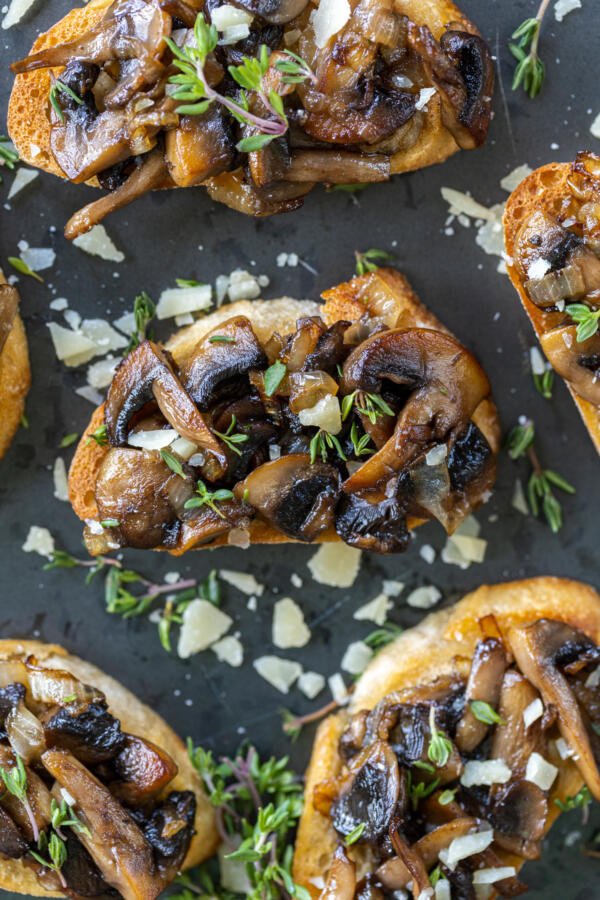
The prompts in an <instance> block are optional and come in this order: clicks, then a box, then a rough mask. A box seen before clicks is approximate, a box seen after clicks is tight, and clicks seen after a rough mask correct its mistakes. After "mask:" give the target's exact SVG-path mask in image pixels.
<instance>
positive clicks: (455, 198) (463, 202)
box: [441, 187, 495, 221]
mask: <svg viewBox="0 0 600 900" xmlns="http://www.w3.org/2000/svg"><path fill="white" fill-rule="evenodd" d="M441 194H442V197H443V198H444V200H445V201H446V203H447V204H448V206H449V212H450V213H451V214H452V215H453V216H458V215H460V214H461V213H463V214H464V215H466V216H469V217H470V218H471V219H485V220H487V221H493V220H494V218H495V217H494V215H493V213H492V212H491V210H489V209H488V208H487V207H486V206H482V205H481V203H478V202H477V200H474V199H473V198H472V197H470V196H469V194H463V192H462V191H456V190H454V188H449V187H443V188H441Z"/></svg>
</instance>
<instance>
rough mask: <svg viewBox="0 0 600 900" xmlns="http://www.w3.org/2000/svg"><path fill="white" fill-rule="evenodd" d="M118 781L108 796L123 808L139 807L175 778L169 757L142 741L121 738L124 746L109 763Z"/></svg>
mask: <svg viewBox="0 0 600 900" xmlns="http://www.w3.org/2000/svg"><path fill="white" fill-rule="evenodd" d="M112 765H113V768H114V770H115V773H116V775H117V778H118V781H117V782H116V783H113V784H111V786H110V789H111V793H112V794H114V795H115V796H116V797H118V798H119V799H120V800H122V801H123V803H125V804H126V805H127V806H132V807H139V806H143V805H144V804H145V803H147V802H148V801H149V800H151V799H152V798H154V797H156V795H157V794H158V793H159V792H160V791H162V790H163V788H165V787H166V786H167V785H168V784H169V783H170V782H171V781H172V780H173V779H174V778H175V776H176V775H177V771H178V769H177V766H176V765H175V762H174V761H173V759H172V757H171V756H169V754H168V753H167V752H166V751H165V750H163V749H162V748H161V747H158V746H157V745H156V744H153V743H152V741H147V740H146V739H145V738H140V737H135V736H134V735H131V734H128V735H125V743H124V746H123V748H122V749H121V750H120V751H119V754H118V755H117V756H116V757H115V758H114V760H113V762H112Z"/></svg>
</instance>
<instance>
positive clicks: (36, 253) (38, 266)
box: [21, 247, 56, 272]
mask: <svg viewBox="0 0 600 900" xmlns="http://www.w3.org/2000/svg"><path fill="white" fill-rule="evenodd" d="M21 259H22V260H23V262H24V263H25V265H27V266H29V268H30V269H33V271H34V272H43V271H44V269H50V268H52V266H53V265H54V262H55V260H56V253H55V252H54V250H53V249H52V247H24V248H23V249H22V250H21Z"/></svg>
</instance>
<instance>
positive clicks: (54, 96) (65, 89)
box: [48, 79, 83, 122]
mask: <svg viewBox="0 0 600 900" xmlns="http://www.w3.org/2000/svg"><path fill="white" fill-rule="evenodd" d="M59 94H66V95H67V97H70V98H71V100H74V101H75V103H76V104H77V106H83V100H82V99H81V97H78V96H77V94H76V93H75V91H73V90H71V88H70V87H69V86H68V85H67V84H63V82H62V81H60V80H58V79H57V80H56V81H55V82H54V84H53V85H52V87H51V88H50V93H49V95H48V99H49V100H50V105H51V106H52V109H53V110H54V112H55V113H56V115H57V116H58V118H59V119H60V121H61V122H64V121H65V114H64V112H63V109H62V106H61V105H60V103H59V102H58V95H59Z"/></svg>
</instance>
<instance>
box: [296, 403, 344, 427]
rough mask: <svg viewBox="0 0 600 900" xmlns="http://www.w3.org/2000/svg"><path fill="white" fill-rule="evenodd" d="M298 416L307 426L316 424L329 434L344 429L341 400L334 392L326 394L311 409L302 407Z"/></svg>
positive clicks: (302, 423)
mask: <svg viewBox="0 0 600 900" xmlns="http://www.w3.org/2000/svg"><path fill="white" fill-rule="evenodd" d="M298 418H299V419H300V424H301V425H304V427H305V428H307V427H310V426H312V425H314V426H315V427H316V428H320V429H321V430H322V431H327V432H328V433H329V434H339V432H340V431H341V430H342V414H341V411H340V401H339V400H338V398H337V397H334V396H333V394H326V395H325V397H323V398H322V399H321V400H319V401H318V403H315V405H314V406H311V407H310V408H309V409H301V410H300V412H299V413H298Z"/></svg>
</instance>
